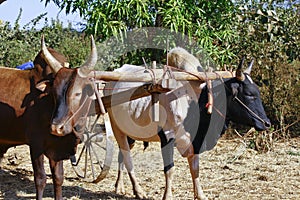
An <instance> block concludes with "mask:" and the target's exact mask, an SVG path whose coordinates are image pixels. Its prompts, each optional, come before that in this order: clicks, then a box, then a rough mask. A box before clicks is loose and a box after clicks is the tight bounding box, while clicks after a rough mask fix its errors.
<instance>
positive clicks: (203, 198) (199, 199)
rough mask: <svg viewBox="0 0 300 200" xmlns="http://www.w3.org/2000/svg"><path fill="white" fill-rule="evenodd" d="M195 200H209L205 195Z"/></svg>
mask: <svg viewBox="0 0 300 200" xmlns="http://www.w3.org/2000/svg"><path fill="white" fill-rule="evenodd" d="M194 199H195V200H208V198H207V197H206V196H205V195H204V194H203V195H200V196H198V197H195V198H194Z"/></svg>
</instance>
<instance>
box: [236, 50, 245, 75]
mask: <svg viewBox="0 0 300 200" xmlns="http://www.w3.org/2000/svg"><path fill="white" fill-rule="evenodd" d="M244 61H245V56H243V58H242V60H241V62H240V64H239V66H238V68H237V70H236V72H235V77H236V78H237V79H238V80H240V81H244V80H245V75H244V74H243V70H242V68H243V65H244Z"/></svg>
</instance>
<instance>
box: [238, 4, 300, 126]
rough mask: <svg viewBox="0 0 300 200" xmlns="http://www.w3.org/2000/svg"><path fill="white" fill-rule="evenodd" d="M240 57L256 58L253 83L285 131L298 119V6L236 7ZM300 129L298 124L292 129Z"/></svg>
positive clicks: (277, 124) (261, 5)
mask: <svg viewBox="0 0 300 200" xmlns="http://www.w3.org/2000/svg"><path fill="white" fill-rule="evenodd" d="M237 5H238V7H239V9H238V10H237V17H238V19H239V21H238V22H237V23H236V26H238V30H239V37H238V39H237V40H236V44H234V45H233V46H234V47H235V48H236V50H237V52H236V53H237V54H245V55H247V56H248V58H249V59H250V58H251V57H252V58H255V59H256V66H255V70H253V71H254V73H253V76H252V77H254V80H255V82H257V83H258V84H259V86H260V90H261V92H262V98H263V101H264V102H265V103H266V110H267V114H268V116H269V117H270V119H271V121H272V123H273V124H274V125H275V127H277V128H279V129H280V130H283V132H285V131H286V128H285V127H286V126H289V125H288V124H291V123H294V122H296V121H297V120H299V116H300V104H299V88H300V74H299V71H300V64H299V56H300V50H299V48H297V47H299V44H300V43H299V42H300V36H299V26H300V21H299V20H298V19H299V5H297V4H295V5H294V6H291V7H286V8H283V7H282V6H279V5H281V4H278V2H277V4H275V3H273V4H271V3H269V4H267V3H266V2H262V1H260V2H258V3H257V2H256V3H255V2H253V1H252V3H250V1H249V2H248V3H245V1H241V2H240V4H237ZM292 128H297V129H298V130H299V123H296V125H294V126H292Z"/></svg>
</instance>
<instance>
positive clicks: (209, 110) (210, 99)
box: [206, 68, 214, 114]
mask: <svg viewBox="0 0 300 200" xmlns="http://www.w3.org/2000/svg"><path fill="white" fill-rule="evenodd" d="M212 71H213V70H212V68H208V72H212ZM206 84H207V93H208V94H207V97H208V101H207V104H206V108H207V114H211V113H212V108H213V103H214V100H213V94H212V85H211V80H207V81H206Z"/></svg>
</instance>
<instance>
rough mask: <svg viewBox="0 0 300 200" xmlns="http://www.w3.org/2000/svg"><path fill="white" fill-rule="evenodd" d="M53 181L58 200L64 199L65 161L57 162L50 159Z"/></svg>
mask: <svg viewBox="0 0 300 200" xmlns="http://www.w3.org/2000/svg"><path fill="white" fill-rule="evenodd" d="M49 164H50V169H51V174H52V181H53V187H54V196H55V199H56V200H59V199H63V198H62V184H63V182H64V169H63V161H58V162H55V161H54V160H52V159H49Z"/></svg>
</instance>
